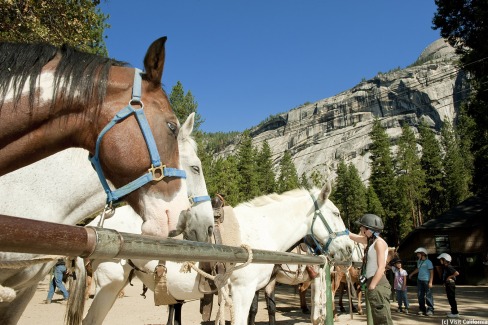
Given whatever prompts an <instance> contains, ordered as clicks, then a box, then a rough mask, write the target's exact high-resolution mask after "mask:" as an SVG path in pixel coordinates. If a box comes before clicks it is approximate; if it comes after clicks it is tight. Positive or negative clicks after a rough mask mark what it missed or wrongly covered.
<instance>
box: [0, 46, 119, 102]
mask: <svg viewBox="0 0 488 325" xmlns="http://www.w3.org/2000/svg"><path fill="white" fill-rule="evenodd" d="M56 58H59V63H58V64H57V66H56V70H55V72H54V81H53V87H54V91H53V100H52V103H53V105H54V99H55V98H61V100H62V101H63V104H64V105H66V106H71V105H72V104H73V103H74V99H75V97H76V98H77V101H78V102H80V103H81V104H82V105H85V104H87V103H90V102H92V101H93V100H96V106H97V107H99V106H100V104H101V103H102V102H103V100H104V97H105V92H106V88H107V78H108V72H109V69H110V67H111V66H124V65H126V64H125V63H123V62H120V61H116V60H112V59H109V58H105V57H101V56H98V55H94V54H89V53H84V52H80V51H77V50H75V49H73V48H71V47H68V46H63V47H61V48H57V47H55V46H53V45H48V44H20V43H0V109H1V106H2V105H3V102H4V100H5V96H6V93H7V91H8V88H9V86H10V85H12V87H13V90H14V95H13V96H14V105H17V103H18V102H19V100H20V97H21V95H22V90H23V88H24V86H25V84H26V83H27V82H29V92H30V95H29V106H30V109H32V108H33V107H34V105H33V104H34V94H35V88H36V82H37V78H38V77H39V75H40V73H41V70H42V68H43V67H44V66H45V65H46V64H47V63H49V62H50V61H52V60H54V59H56ZM95 95H96V96H95Z"/></svg>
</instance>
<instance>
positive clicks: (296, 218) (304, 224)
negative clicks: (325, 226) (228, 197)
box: [234, 196, 313, 251]
mask: <svg viewBox="0 0 488 325" xmlns="http://www.w3.org/2000/svg"><path fill="white" fill-rule="evenodd" d="M312 204H313V203H312V199H311V198H310V197H306V196H301V197H298V198H293V197H290V198H287V199H286V200H283V201H280V202H275V203H271V204H267V205H264V206H257V207H256V206H254V207H249V206H246V205H239V206H237V207H236V208H235V209H234V210H235V214H236V217H237V219H238V221H239V226H240V229H241V237H242V241H243V243H244V244H250V245H251V246H252V247H257V246H259V247H260V248H262V249H275V250H278V251H286V250H287V249H289V248H290V247H291V246H292V245H293V244H295V243H296V242H297V241H299V240H300V239H301V238H303V237H304V236H305V235H306V234H307V232H308V230H309V227H310V222H311V221H310V220H309V219H310V218H307V217H306V216H305V214H306V213H308V212H310V208H311V207H312Z"/></svg>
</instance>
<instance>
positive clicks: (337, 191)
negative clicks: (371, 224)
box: [331, 159, 350, 227]
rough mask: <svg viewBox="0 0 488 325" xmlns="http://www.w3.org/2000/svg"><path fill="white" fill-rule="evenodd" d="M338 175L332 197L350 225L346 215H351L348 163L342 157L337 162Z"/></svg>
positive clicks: (347, 224)
mask: <svg viewBox="0 0 488 325" xmlns="http://www.w3.org/2000/svg"><path fill="white" fill-rule="evenodd" d="M336 174H337V177H336V179H335V184H334V186H333V190H332V194H331V199H332V201H333V202H334V204H335V205H336V206H337V208H338V209H339V211H340V212H341V215H342V218H343V220H344V223H345V224H346V226H349V227H350V225H349V222H346V218H345V216H348V215H349V211H348V208H349V205H348V194H349V191H348V189H349V187H348V186H349V184H348V179H347V176H348V175H347V165H346V162H345V161H344V159H341V160H340V161H339V163H338V164H337V170H336Z"/></svg>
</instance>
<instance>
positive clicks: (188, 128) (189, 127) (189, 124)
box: [180, 112, 195, 139]
mask: <svg viewBox="0 0 488 325" xmlns="http://www.w3.org/2000/svg"><path fill="white" fill-rule="evenodd" d="M194 124H195V112H192V113H191V114H190V115H188V117H187V118H186V121H185V123H183V125H182V126H181V128H180V135H181V138H182V139H185V138H186V137H188V136H189V135H190V134H191V133H192V132H193V125H194Z"/></svg>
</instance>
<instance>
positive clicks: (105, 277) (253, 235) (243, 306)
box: [83, 184, 353, 325]
mask: <svg viewBox="0 0 488 325" xmlns="http://www.w3.org/2000/svg"><path fill="white" fill-rule="evenodd" d="M329 194H330V185H329V184H327V185H326V186H324V188H322V189H321V190H320V189H313V190H312V191H310V192H309V191H307V190H303V189H300V190H294V191H290V192H287V193H284V194H281V195H277V194H272V195H268V196H263V197H259V198H257V199H254V200H252V201H251V202H248V203H243V204H240V205H238V206H237V207H235V208H234V213H235V215H236V218H237V221H238V223H239V228H240V237H241V240H242V243H244V244H247V245H250V246H251V247H252V248H253V249H265V250H271V251H283V252H284V251H286V250H287V249H288V248H289V247H291V246H292V245H293V244H294V243H296V242H297V241H299V240H300V239H301V238H303V237H304V236H305V235H307V234H311V233H313V235H314V236H315V238H316V239H317V241H319V242H320V243H322V244H325V243H326V242H328V239H329V238H332V237H335V236H333V235H331V233H330V232H329V230H328V229H331V231H332V232H333V233H338V232H340V231H344V230H345V226H344V222H343V221H342V219H341V217H340V215H339V211H338V209H337V207H336V206H335V205H334V204H333V203H332V202H331V201H330V200H329V199H328V196H329ZM120 212H124V215H123V216H121V215H120V214H119V215H118V216H117V215H116V216H114V217H113V218H123V219H124V220H130V219H132V220H135V221H136V220H138V218H137V217H136V216H135V215H133V216H132V218H131V217H130V216H129V215H128V213H133V214H134V212H133V211H131V210H129V209H125V210H124V211H119V212H118V213H120ZM320 215H322V216H323V217H324V218H323V220H324V221H325V222H326V223H327V225H325V224H324V223H323V222H322V221H321V218H320ZM117 227H118V226H117ZM352 248H353V243H352V241H351V240H350V239H349V237H348V236H338V237H336V238H335V239H333V240H331V241H330V246H329V251H330V253H331V254H333V255H334V257H335V259H337V260H340V261H346V260H350V259H351V254H352ZM132 262H133V264H134V265H135V266H136V267H137V268H136V270H135V274H136V275H137V276H138V277H139V278H140V279H141V280H142V281H143V283H144V284H146V286H147V287H148V288H149V289H151V290H154V283H153V281H152V278H153V271H154V268H155V266H156V265H157V263H158V262H157V261H142V260H132ZM96 266H98V267H97V268H96V270H95V271H94V272H95V277H96V279H97V280H96V283H97V289H96V294H95V297H94V300H93V302H92V305H91V307H90V309H89V311H88V313H87V315H86V317H85V319H84V321H83V323H84V324H102V323H103V320H104V318H105V316H106V315H107V313H108V312H109V310H110V308H111V307H112V305H113V303H114V302H115V300H116V297H117V294H118V293H119V292H120V290H121V289H123V287H124V286H125V285H126V284H127V279H128V276H129V273H130V271H131V269H132V267H131V266H129V265H128V264H127V263H116V262H102V261H99V262H98V263H97V262H96V263H95V265H94V267H96ZM166 266H167V285H168V290H169V292H170V294H171V295H172V296H173V297H174V298H175V299H177V300H194V299H200V298H202V297H203V294H202V293H201V292H200V291H199V290H198V280H197V276H196V273H195V272H194V271H193V270H192V271H191V272H190V273H181V272H180V268H181V264H178V263H174V262H169V261H168V262H166ZM273 267H274V265H271V264H250V265H248V266H246V267H245V268H243V269H240V270H237V271H234V273H233V274H232V276H231V277H230V281H229V284H230V287H231V296H232V299H233V305H234V312H235V320H236V324H242V325H244V324H247V318H248V313H249V309H250V306H251V302H252V300H253V297H254V293H255V291H257V290H259V289H261V288H263V287H264V286H265V285H266V284H268V282H269V280H270V277H271V275H272V271H273Z"/></svg>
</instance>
